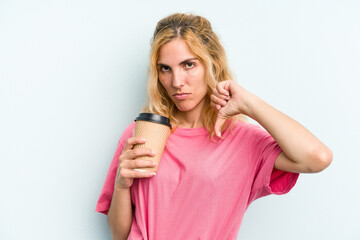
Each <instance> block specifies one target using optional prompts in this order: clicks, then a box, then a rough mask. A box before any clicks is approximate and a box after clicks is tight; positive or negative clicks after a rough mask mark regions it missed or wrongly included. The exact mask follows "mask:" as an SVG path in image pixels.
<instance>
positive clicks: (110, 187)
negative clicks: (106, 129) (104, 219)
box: [95, 123, 135, 214]
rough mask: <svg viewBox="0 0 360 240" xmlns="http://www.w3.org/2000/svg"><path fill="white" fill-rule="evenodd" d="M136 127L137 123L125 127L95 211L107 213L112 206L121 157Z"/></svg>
mask: <svg viewBox="0 0 360 240" xmlns="http://www.w3.org/2000/svg"><path fill="white" fill-rule="evenodd" d="M134 127H135V123H132V124H130V125H129V126H128V127H127V128H126V129H125V131H124V133H123V134H122V136H121V137H120V139H119V142H118V144H117V147H116V151H115V154H114V157H113V159H112V161H111V164H110V167H109V170H108V173H107V175H106V178H105V183H104V185H103V188H102V190H101V193H100V197H99V199H98V201H97V204H96V209H95V211H97V212H100V213H103V214H107V212H108V210H109V208H110V204H111V199H112V196H113V192H114V184H115V177H116V172H117V168H118V165H119V157H120V155H121V153H122V150H123V148H124V146H125V143H126V140H127V139H128V138H129V137H131V136H132V135H133V130H134Z"/></svg>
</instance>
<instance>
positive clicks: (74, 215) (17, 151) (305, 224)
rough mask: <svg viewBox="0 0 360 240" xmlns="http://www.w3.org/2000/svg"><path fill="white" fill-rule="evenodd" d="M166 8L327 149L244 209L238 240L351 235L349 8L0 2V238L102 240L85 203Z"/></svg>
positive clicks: (355, 45) (355, 213) (355, 115)
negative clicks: (284, 185)
mask: <svg viewBox="0 0 360 240" xmlns="http://www.w3.org/2000/svg"><path fill="white" fill-rule="evenodd" d="M174 12H194V13H196V14H200V15H203V16H205V17H207V18H208V19H209V20H210V21H211V23H212V25H213V28H214V30H215V32H217V33H218V35H219V37H220V39H221V42H222V43H223V45H224V47H225V49H226V50H227V55H228V58H229V63H230V65H231V67H232V69H233V72H234V75H235V76H236V80H237V81H238V82H239V83H240V84H242V85H243V86H244V87H245V88H247V89H248V90H250V91H252V92H253V93H255V94H257V95H258V96H260V97H261V98H263V99H264V100H266V101H267V102H269V103H270V104H272V105H273V106H275V107H276V108H278V109H279V110H281V111H283V112H284V113H286V114H288V115H290V116H291V117H293V118H295V119H296V120H298V121H299V122H301V123H302V124H303V125H304V126H306V127H307V128H308V129H309V130H311V131H312V132H313V133H314V134H315V135H316V136H318V137H319V138H320V139H321V140H323V142H324V143H325V144H327V145H328V146H329V147H330V148H331V149H332V150H333V152H334V161H333V163H332V165H331V166H330V167H329V168H328V169H327V170H325V171H324V172H322V173H319V174H314V175H313V174H302V175H301V176H300V178H299V181H298V183H297V185H296V186H295V188H294V189H293V190H292V191H291V192H290V193H289V194H287V195H284V196H281V197H278V196H270V197H267V198H263V199H260V200H258V201H256V202H254V203H253V204H252V206H250V208H249V209H248V212H247V213H246V214H245V217H244V221H243V224H242V227H241V229H240V232H239V237H238V238H239V239H246V240H251V239H270V240H275V239H276V240H281V239H284V240H285V239H293V240H294V239H299V240H303V239H310V240H312V239H360V230H359V219H360V207H359V202H360V188H359V184H360V181H359V166H360V164H359V161H360V159H359V156H358V151H359V148H360V141H359V134H360V129H359V122H360V114H359V103H360V97H359V93H358V92H359V90H360V87H359V86H360V85H359V80H360V44H359V43H360V14H359V13H360V3H359V1H356V0H353V1H350V0H342V1H330V0H323V1H320V0H318V1H316V0H315V1H314V0H305V1H289V0H281V1H280V0H274V1H218V0H206V1H187V0H183V1H176V2H175V1H174V2H170V1H159V0H156V1H154V0H153V1H145V0H144V1H100V0H92V1H89V0H88V1H85V0H83V1H80V0H71V1H70V0H67V1H60V0H58V1H48V0H44V1H39V0H32V1H25V0H18V1H10V0H8V1H6V0H0V107H1V108H0V144H1V148H0V161H1V162H0V187H1V188H0V189H1V198H0V213H1V214H0V238H1V239H6V240H11V239H87V240H89V239H110V235H109V231H108V227H107V223H106V218H105V216H104V215H102V214H99V213H96V212H95V205H96V201H97V198H98V196H99V194H100V191H101V188H102V185H103V183H104V180H105V176H106V173H107V170H108V167H109V164H110V161H111V159H112V157H113V154H114V151H115V148H116V144H117V141H118V139H119V137H120V135H121V133H122V131H123V130H124V128H125V127H126V126H127V125H128V124H129V123H130V122H131V121H132V120H133V119H134V117H135V116H136V115H137V113H138V112H139V111H140V109H141V107H142V106H143V103H144V100H145V92H146V91H145V81H146V71H147V61H148V51H149V46H150V39H151V36H152V32H153V30H154V28H155V25H156V23H157V21H158V20H159V19H161V18H163V17H165V16H167V15H168V14H170V13H174ZM194 227H195V228H196V224H194Z"/></svg>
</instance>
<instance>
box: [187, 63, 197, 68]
mask: <svg viewBox="0 0 360 240" xmlns="http://www.w3.org/2000/svg"><path fill="white" fill-rule="evenodd" d="M193 67H195V63H194V62H187V63H185V68H186V69H191V68H193Z"/></svg>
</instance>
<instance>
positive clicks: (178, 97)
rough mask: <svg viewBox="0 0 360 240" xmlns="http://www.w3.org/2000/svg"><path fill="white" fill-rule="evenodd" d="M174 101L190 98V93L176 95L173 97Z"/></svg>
mask: <svg viewBox="0 0 360 240" xmlns="http://www.w3.org/2000/svg"><path fill="white" fill-rule="evenodd" d="M173 96H174V97H175V98H176V99H178V100H182V99H185V98H187V97H189V96H190V93H176V94H174V95H173Z"/></svg>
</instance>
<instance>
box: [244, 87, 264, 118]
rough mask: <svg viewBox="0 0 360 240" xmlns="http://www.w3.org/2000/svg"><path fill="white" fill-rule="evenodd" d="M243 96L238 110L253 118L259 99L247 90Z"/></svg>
mask: <svg viewBox="0 0 360 240" xmlns="http://www.w3.org/2000/svg"><path fill="white" fill-rule="evenodd" d="M243 97H244V104H242V106H241V107H240V112H241V113H243V114H245V115H247V116H249V117H250V118H252V119H254V117H255V110H256V109H257V106H258V105H259V103H260V101H261V99H260V98H259V97H257V96H256V95H255V94H253V93H251V92H249V91H245V93H244V94H243ZM254 120H255V119H254Z"/></svg>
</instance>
